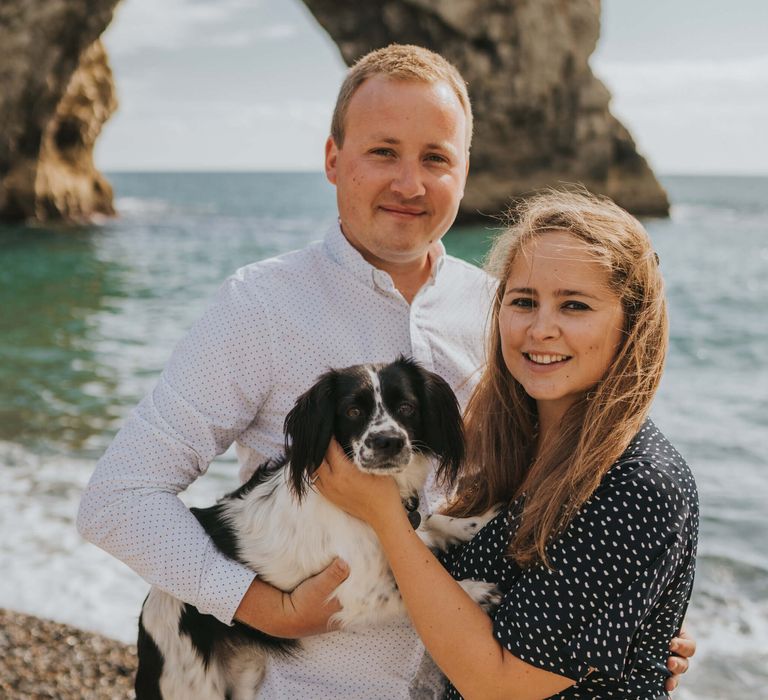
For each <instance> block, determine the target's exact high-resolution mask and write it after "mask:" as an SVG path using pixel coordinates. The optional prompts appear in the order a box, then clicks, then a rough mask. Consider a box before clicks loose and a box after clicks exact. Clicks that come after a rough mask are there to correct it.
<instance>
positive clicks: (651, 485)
mask: <svg viewBox="0 0 768 700" xmlns="http://www.w3.org/2000/svg"><path fill="white" fill-rule="evenodd" d="M615 491H622V492H635V493H639V495H640V496H641V497H647V496H648V495H649V494H653V495H655V496H657V497H659V498H662V499H663V500H666V501H668V502H670V505H671V504H672V503H678V504H680V505H682V504H685V505H686V506H687V507H688V508H692V509H694V510H698V495H697V490H696V480H695V478H694V476H693V473H692V472H691V469H690V467H689V466H688V464H687V462H686V461H685V459H684V458H683V456H682V455H681V454H680V453H679V452H678V451H677V450H676V449H675V447H674V446H673V445H672V444H671V443H670V442H669V440H668V439H667V438H666V437H665V435H664V434H663V433H662V432H661V431H660V430H659V429H658V428H657V427H656V425H655V424H654V423H653V421H652V420H651V419H650V418H648V419H646V420H645V422H644V423H643V425H642V426H641V428H640V430H639V431H638V432H637V435H635V437H634V438H633V439H632V441H631V442H630V444H629V445H628V446H627V448H626V450H624V452H623V453H622V455H621V457H619V459H617V460H616V462H614V464H613V465H612V466H611V468H610V469H609V470H608V472H607V473H606V475H605V477H604V479H603V481H602V483H601V485H600V488H599V489H598V494H600V493H601V492H602V493H605V492H615ZM598 494H596V495H598Z"/></svg>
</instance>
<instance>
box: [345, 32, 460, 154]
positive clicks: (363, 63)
mask: <svg viewBox="0 0 768 700" xmlns="http://www.w3.org/2000/svg"><path fill="white" fill-rule="evenodd" d="M374 75H382V76H384V77H386V78H391V79H392V80H410V81H418V82H423V83H437V82H441V81H442V82H446V83H448V85H450V87H451V89H452V90H453V92H454V94H455V95H456V97H457V98H458V100H459V104H461V107H462V109H463V110H464V115H465V116H466V121H467V150H469V146H470V144H471V143H472V105H471V104H470V101H469V94H468V93H467V85H466V83H465V82H464V79H463V78H462V77H461V73H459V71H458V69H457V68H456V67H455V66H454V65H452V64H451V63H449V62H448V61H446V60H445V59H444V58H443V57H442V56H440V55H439V54H436V53H435V52H434V51H430V50H429V49H425V48H423V47H422V46H413V45H410V44H390V45H389V46H386V47H385V48H383V49H377V50H376V51H371V52H370V53H368V54H366V55H365V56H363V57H362V58H361V59H359V60H358V61H357V62H356V63H355V64H354V65H353V66H352V67H351V68H350V69H349V72H348V73H347V77H346V78H345V79H344V82H343V83H342V84H341V88H340V89H339V96H338V97H337V98H336V107H335V108H334V110H333V118H332V119H331V137H332V138H333V140H334V141H335V143H336V145H337V146H339V147H341V146H342V145H343V143H344V122H345V120H346V117H347V110H348V109H349V103H350V101H351V100H352V97H353V96H354V94H355V92H357V89H358V88H359V87H360V86H361V85H362V84H363V83H364V82H365V81H366V80H367V79H368V78H370V77H372V76H374Z"/></svg>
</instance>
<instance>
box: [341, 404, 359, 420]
mask: <svg viewBox="0 0 768 700" xmlns="http://www.w3.org/2000/svg"><path fill="white" fill-rule="evenodd" d="M345 413H346V416H347V418H360V416H361V415H362V414H363V412H362V411H361V410H360V409H359V408H358V407H357V406H350V407H349V408H348V409H347V410H346V412H345Z"/></svg>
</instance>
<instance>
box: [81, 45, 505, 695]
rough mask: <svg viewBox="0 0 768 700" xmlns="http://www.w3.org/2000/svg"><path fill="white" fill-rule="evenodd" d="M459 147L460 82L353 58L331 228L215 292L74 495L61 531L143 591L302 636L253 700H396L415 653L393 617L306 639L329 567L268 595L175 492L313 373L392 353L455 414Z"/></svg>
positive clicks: (483, 280)
mask: <svg viewBox="0 0 768 700" xmlns="http://www.w3.org/2000/svg"><path fill="white" fill-rule="evenodd" d="M471 136H472V114H471V109H470V104H469V98H468V96H467V92H466V86H465V85H464V82H463V80H462V79H461V76H460V75H459V73H458V72H457V71H456V69H455V68H454V67H453V66H451V65H450V64H449V63H447V62H446V61H445V60H444V59H442V58H441V57H440V56H437V55H436V54H433V53H431V52H429V51H426V50H425V49H420V48H417V47H408V46H390V47H388V48H386V49H381V50H379V51H376V52H373V53H371V54H369V55H367V56H365V57H364V58H363V59H361V60H360V61H359V62H358V63H357V64H356V65H355V66H354V67H353V68H352V69H351V70H350V72H349V74H348V77H347V79H346V80H345V82H344V84H343V85H342V88H341V91H340V94H339V98H338V102H337V105H336V109H335V112H334V117H333V122H332V133H331V136H330V138H329V139H328V142H327V144H326V154H325V168H326V174H327V176H328V179H329V180H330V182H331V183H333V184H334V185H335V186H336V190H337V200H338V208H339V223H338V225H335V226H334V227H332V229H331V230H330V231H329V232H328V233H327V235H326V237H325V239H324V241H323V242H322V243H319V244H313V245H311V246H309V247H308V248H306V249H304V250H301V251H297V252H294V253H289V254H287V255H284V256H281V257H279V258H274V259H271V260H266V261H263V262H261V263H257V264H254V265H250V266H247V267H245V268H243V269H241V270H239V271H238V272H237V273H236V274H235V275H234V276H233V277H232V278H230V279H229V280H228V281H227V282H226V283H225V284H224V285H223V286H222V288H221V289H220V291H219V294H218V297H217V299H216V300H215V302H214V304H213V305H212V306H211V307H210V308H209V309H208V311H207V312H206V313H205V315H204V316H203V318H202V319H201V320H200V321H199V322H198V323H197V324H196V325H195V326H194V328H193V329H192V331H191V332H190V334H189V335H188V336H187V337H186V338H185V339H184V340H182V342H181V343H180V345H179V346H178V348H177V349H176V350H175V351H174V353H173V356H172V357H171V359H170V361H169V363H168V366H167V367H166V368H165V370H164V372H163V374H162V376H161V378H160V380H159V382H158V385H157V387H156V388H155V389H154V390H153V392H152V393H151V394H150V395H149V396H147V397H146V398H145V399H144V400H143V401H142V402H141V403H140V404H139V406H138V407H137V409H136V411H135V412H134V414H133V415H132V416H131V417H130V418H129V420H128V421H127V423H126V425H125V426H124V427H123V429H122V430H121V431H120V433H119V434H118V436H117V437H116V438H115V440H114V442H113V443H112V445H111V446H110V448H109V450H108V451H107V453H106V454H105V455H104V457H103V458H102V460H101V461H100V462H99V464H98V466H97V468H96V471H95V473H94V475H93V478H92V480H91V482H90V484H89V486H88V489H87V490H86V492H85V494H84V496H83V501H82V504H81V508H80V513H79V515H78V527H79V529H80V531H81V533H82V534H83V535H84V536H85V537H86V538H87V539H89V540H91V541H92V542H94V543H95V544H97V545H99V546H100V547H102V548H104V549H106V550H107V551H109V552H111V553H113V554H114V555H115V556H117V557H118V558H120V559H121V560H122V561H124V562H126V563H127V564H128V565H129V566H131V567H132V568H133V569H134V570H136V571H137V572H138V573H139V574H140V575H141V576H143V577H144V578H145V579H146V580H147V581H149V582H150V583H152V584H154V585H157V586H159V587H160V588H162V589H164V590H166V591H168V592H170V593H172V594H173V595H175V596H176V597H178V598H180V599H181V600H184V601H187V602H190V603H192V604H194V605H195V606H197V607H198V609H200V610H201V611H202V612H206V613H209V614H212V615H214V616H216V617H217V618H218V619H220V620H222V621H223V622H226V623H230V622H231V621H232V620H233V619H237V620H240V621H242V622H244V623H246V624H250V625H252V626H254V627H256V628H258V629H261V630H263V631H266V632H268V633H270V634H273V635H277V636H288V637H304V638H305V639H304V644H303V652H302V655H301V659H300V660H290V659H275V660H274V661H273V662H271V663H270V667H269V669H268V672H267V675H266V677H265V679H264V682H263V684H262V686H261V688H260V697H264V698H278V697H281V698H312V699H313V700H317V699H318V698H350V699H351V698H368V699H372V698H382V699H383V698H387V699H389V698H406V697H408V695H409V690H408V689H409V684H410V681H411V679H412V678H413V677H414V675H415V673H416V671H417V669H418V666H419V664H420V662H421V659H422V656H423V647H422V645H421V643H420V642H419V640H418V638H417V637H416V635H415V633H414V632H413V630H412V629H411V627H410V625H409V624H408V623H407V622H406V621H403V622H402V623H397V624H391V625H386V626H382V627H378V628H375V629H374V628H372V629H371V630H367V631H365V632H362V633H354V634H352V633H348V632H343V631H336V632H331V633H326V634H320V633H323V632H326V631H327V629H328V617H329V616H330V615H331V614H332V613H333V612H334V611H335V610H336V603H335V602H334V601H331V602H330V603H326V602H325V601H326V598H327V597H328V595H329V594H330V593H331V592H332V591H333V590H334V588H335V587H336V586H337V585H338V584H339V583H340V582H341V581H342V580H343V579H344V578H345V577H346V575H347V572H346V570H345V567H344V565H343V563H341V562H339V561H337V562H334V563H333V564H331V566H329V568H328V569H326V570H325V571H324V572H321V573H320V574H319V575H318V576H315V577H314V578H312V579H309V580H308V581H307V582H305V583H304V584H302V585H301V586H299V587H298V588H297V589H296V590H295V591H293V592H292V593H291V594H290V595H287V594H284V593H282V592H280V591H278V590H277V589H274V588H272V587H271V586H269V585H268V584H266V583H264V582H263V581H260V580H258V579H257V578H254V575H253V572H251V571H250V570H248V569H247V568H245V567H243V566H241V565H240V564H238V563H236V562H234V561H232V560H230V559H228V558H227V557H225V556H224V555H222V554H221V553H220V552H218V550H216V548H215V547H214V546H213V544H212V542H211V541H210V539H209V538H208V537H207V535H206V534H205V532H204V531H203V530H202V528H201V527H200V526H199V524H198V523H197V520H196V519H195V518H194V517H193V516H192V515H191V514H190V513H189V511H188V510H187V509H186V507H185V506H184V504H183V503H182V502H181V501H180V500H179V499H178V497H177V494H178V493H179V492H180V491H182V490H184V489H185V488H187V486H189V484H190V483H192V481H194V480H195V479H196V478H197V477H199V476H201V475H202V474H203V473H204V472H205V471H206V469H207V467H208V465H209V464H210V462H211V461H212V460H213V458H214V457H215V456H216V455H218V454H221V453H222V452H224V451H225V450H226V449H227V448H228V447H229V445H230V444H231V443H232V442H235V441H236V442H237V443H238V454H239V456H240V459H241V464H242V468H241V478H242V479H246V478H247V477H248V476H249V475H250V474H251V473H252V471H253V469H254V468H255V467H256V466H257V465H258V464H259V463H261V462H262V461H263V460H264V459H266V458H268V457H272V456H275V455H277V454H278V453H279V452H280V451H281V447H282V440H283V436H282V421H283V418H284V416H285V415H286V413H287V412H288V411H289V410H290V408H291V406H292V404H293V401H294V400H295V398H296V397H297V396H298V395H299V394H301V393H302V392H303V391H304V390H305V389H307V388H308V387H309V386H310V385H311V383H312V382H313V381H314V379H315V378H316V377H317V376H318V375H319V374H321V373H322V372H323V371H324V370H325V369H327V368H328V367H329V366H337V367H338V366H346V365H351V364H357V363H361V362H379V361H391V360H392V359H394V358H395V357H396V356H397V355H398V354H401V353H402V354H405V355H409V356H412V357H414V358H415V359H417V360H418V361H419V362H421V363H422V364H423V365H424V366H425V367H427V368H428V369H430V370H432V371H435V372H437V373H438V374H440V375H442V376H443V377H445V378H446V379H447V380H448V381H449V383H450V384H451V385H452V386H453V388H454V390H455V391H456V393H457V395H458V397H459V400H460V402H461V403H462V405H463V404H464V403H465V402H466V399H467V398H468V396H469V393H470V391H471V388H472V386H473V383H474V381H475V377H476V374H477V370H478V369H479V368H480V367H481V365H482V362H483V353H482V345H483V335H484V322H485V317H486V312H487V309H488V304H489V301H490V295H491V293H492V289H493V285H492V284H491V282H490V281H489V280H488V278H487V277H486V276H485V275H484V274H483V273H482V272H481V271H479V270H478V269H476V268H474V267H473V266H471V265H468V264H466V263H463V262H461V261H459V260H457V259H455V258H452V257H450V256H447V255H445V251H444V248H443V246H442V244H441V243H440V239H441V237H442V236H443V234H444V233H445V232H446V231H447V230H448V228H449V227H450V225H451V224H452V223H453V221H454V218H455V216H456V212H457V210H458V206H459V202H460V201H461V198H462V196H463V192H464V184H465V181H466V177H467V171H468V168H469V147H470V142H471ZM422 500H423V501H425V500H426V498H425V499H422ZM308 635H312V636H308Z"/></svg>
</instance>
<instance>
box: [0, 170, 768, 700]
mask: <svg viewBox="0 0 768 700" xmlns="http://www.w3.org/2000/svg"><path fill="white" fill-rule="evenodd" d="M109 179H110V181H111V182H112V184H113V185H114V187H115V193H116V204H117V207H118V209H119V211H120V213H121V215H120V217H119V218H116V219H114V220H108V221H105V222H103V223H102V224H100V225H95V226H89V227H83V228H76V229H72V228H23V227H5V228H2V227H0V483H1V484H2V487H1V488H0V532H2V538H0V571H1V572H2V576H0V606H3V607H8V608H13V609H17V610H22V611H25V612H30V613H34V614H39V615H43V616H47V617H51V618H54V619H57V620H61V621H64V622H69V623H73V624H76V625H79V626H81V627H86V628H90V629H95V630H99V631H101V632H104V633H106V634H108V635H111V636H113V637H116V638H119V639H123V640H127V641H129V640H132V639H133V638H134V634H135V632H134V630H135V623H136V618H137V614H138V610H139V607H140V604H141V600H142V598H143V596H144V594H145V592H146V585H145V584H144V583H143V582H142V581H141V580H140V579H139V578H138V577H137V576H135V575H134V574H133V573H132V572H131V571H129V570H128V569H127V568H126V567H125V566H123V565H122V564H120V563H118V562H116V561H113V560H112V559H111V558H110V557H108V556H107V555H105V554H103V553H102V552H100V551H99V550H97V549H96V548H95V547H93V546H91V545H87V544H85V543H84V542H82V541H81V540H80V539H79V537H78V535H77V532H76V531H75V528H74V517H75V513H76V508H77V502H78V496H79V492H80V490H81V489H82V487H83V486H84V485H85V483H86V481H87V479H88V477H89V475H90V473H91V471H92V469H93V467H94V464H95V461H96V459H97V458H98V457H99V455H100V454H101V452H102V451H103V450H104V448H105V447H106V445H107V444H108V442H109V440H110V438H111V436H112V435H113V434H114V433H115V431H116V430H117V428H118V427H119V425H120V422H121V419H122V417H123V416H124V415H125V414H126V413H127V412H128V411H129V410H130V409H131V407H132V406H133V405H134V404H136V403H137V402H138V400H139V399H140V398H141V396H142V395H143V394H144V393H145V392H147V391H148V390H149V388H150V387H151V386H152V384H153V382H154V381H155V378H156V377H157V375H158V373H159V371H160V370H161V368H162V366H163V364H164V363H165V361H166V359H167V358H168V356H169V354H170V352H171V350H172V348H173V346H174V345H175V343H176V342H177V341H178V340H179V339H180V338H181V336H182V335H183V334H184V332H185V330H186V329H187V328H188V327H189V326H190V325H191V324H192V323H193V321H194V320H195V319H196V318H197V317H198V316H199V315H200V314H201V312H202V310H203V308H204V306H205V305H206V303H207V301H208V300H209V299H210V297H211V295H212V294H213V292H214V290H215V289H216V287H217V286H218V284H219V283H220V282H221V281H222V280H223V279H224V278H225V277H226V276H227V275H229V274H230V273H231V272H233V271H234V270H235V269H236V268H238V267H240V266H241V265H243V264H246V263H248V262H251V261H253V260H257V259H260V258H264V257H267V256H270V255H274V254H276V253H279V252H282V251H286V250H290V249H294V248H298V247H300V246H302V245H304V244H305V243H306V242H308V241H310V240H314V239H317V238H320V237H321V236H322V234H323V232H324V230H325V228H326V226H327V225H328V224H329V223H330V222H332V221H333V219H334V212H335V201H334V193H333V190H332V189H331V187H330V186H329V185H327V184H326V183H325V182H324V179H323V177H322V175H319V174H285V173H283V174H269V173H253V174H244V173H238V174H210V173H207V174H202V173H201V174H191V173H184V174H181V173H173V174H172V173H168V174H159V173H152V174H150V173H114V174H111V175H109ZM662 180H663V183H664V185H665V186H666V187H667V189H668V191H669V193H670V195H671V199H672V202H673V208H672V215H671V217H670V218H669V219H665V220H651V221H648V222H647V227H648V229H649V231H650V232H651V235H652V237H653V239H654V242H655V245H656V247H657V250H658V252H659V256H660V258H661V264H662V268H663V270H664V274H665V277H666V280H667V288H668V295H669V301H670V309H671V325H672V343H671V350H670V356H669V362H668V366H667V371H666V375H665V378H664V382H663V385H662V389H661V391H660V394H659V396H658V398H657V400H656V403H655V406H654V411H653V414H654V418H655V420H656V422H657V424H658V425H659V427H660V428H661V429H662V430H663V431H664V432H665V433H666V434H667V436H668V437H669V438H670V439H671V440H672V442H673V443H675V445H676V446H677V447H678V448H679V449H680V451H681V452H682V453H683V455H684V456H685V457H686V458H687V459H688V461H689V463H690V464H691V465H692V467H693V470H694V473H695V474H696V477H697V481H698V485H699V492H700V497H701V509H702V522H701V538H700V540H701V541H700V548H699V565H698V571H697V580H696V588H695V591H694V596H693V601H692V604H691V609H690V612H689V615H688V622H687V624H688V627H689V628H690V630H691V631H692V632H693V633H694V635H695V637H696V638H697V640H698V642H699V651H698V654H697V656H696V659H695V662H694V664H693V668H692V670H691V671H690V673H689V674H688V676H687V677H686V679H685V684H684V687H683V689H681V691H679V693H678V695H677V697H679V698H681V699H683V700H692V699H696V700H709V699H712V698H729V699H733V698H738V699H741V698H768V517H767V513H768V508H767V505H768V464H767V462H768V460H767V459H766V456H765V455H766V452H768V362H766V357H768V314H767V313H766V307H768V178H765V177H763V178H758V177H753V178H750V177H684V176H675V177H665V178H662ZM494 226H495V224H494V223H493V222H491V221H489V224H488V226H487V227H485V226H474V227H471V228H456V229H454V230H453V231H451V232H450V233H449V234H448V235H447V236H446V239H445V242H446V245H447V247H448V250H449V252H452V253H454V254H456V255H459V256H461V257H463V258H466V259H468V260H472V261H477V260H480V259H481V258H482V256H483V254H484V252H485V250H486V248H487V245H488V240H489V238H490V236H491V235H492V229H493V228H494ZM235 483H236V467H235V463H234V457H233V456H231V455H229V454H228V455H225V456H224V457H223V458H221V459H220V460H217V462H216V463H214V465H213V466H212V467H211V470H210V472H209V474H208V475H207V476H206V478H205V479H203V480H201V481H199V482H198V483H196V484H195V485H194V486H193V487H192V488H191V489H190V491H189V492H188V493H187V494H185V500H186V501H187V502H188V503H190V504H208V503H210V502H212V500H213V499H214V498H215V497H216V496H218V495H220V494H221V493H222V492H224V491H225V490H226V489H229V488H231V487H233V486H234V485H235Z"/></svg>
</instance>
